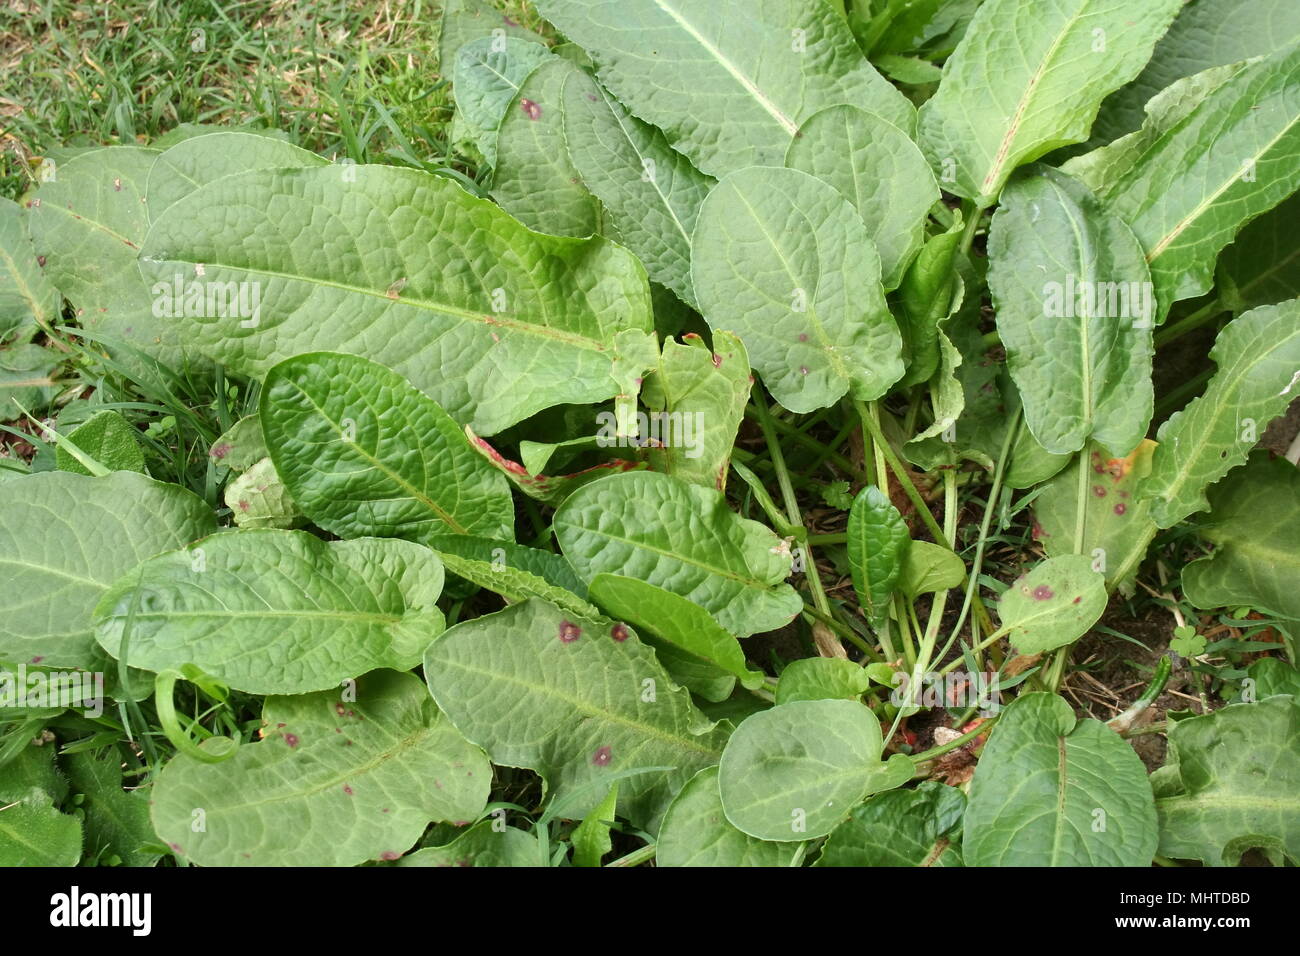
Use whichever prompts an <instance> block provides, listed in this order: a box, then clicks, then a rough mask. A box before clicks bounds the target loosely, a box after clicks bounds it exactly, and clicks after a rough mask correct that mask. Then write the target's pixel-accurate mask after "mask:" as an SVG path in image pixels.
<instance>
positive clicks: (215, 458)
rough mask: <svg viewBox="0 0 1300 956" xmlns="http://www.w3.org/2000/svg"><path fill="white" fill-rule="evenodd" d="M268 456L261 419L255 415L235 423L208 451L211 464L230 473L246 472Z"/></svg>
mask: <svg viewBox="0 0 1300 956" xmlns="http://www.w3.org/2000/svg"><path fill="white" fill-rule="evenodd" d="M270 454H271V450H270V449H269V448H267V447H266V436H265V435H263V434H262V419H261V418H259V417H258V416H256V415H247V416H245V417H244V418H241V419H240V420H239V421H237V422H235V424H233V425H231V426H230V427H229V428H228V429H226V430H225V431H224V432H222V434H221V436H220V437H219V438H218V439H217V440H216V441H214V442H213V443H212V447H211V448H209V449H208V458H210V459H211V461H212V464H214V465H218V466H224V467H226V468H229V469H230V470H231V471H246V470H248V469H249V468H252V467H253V466H254V465H255V464H257V463H258V462H259V461H261V460H262V459H263V458H267V457H269V456H270Z"/></svg>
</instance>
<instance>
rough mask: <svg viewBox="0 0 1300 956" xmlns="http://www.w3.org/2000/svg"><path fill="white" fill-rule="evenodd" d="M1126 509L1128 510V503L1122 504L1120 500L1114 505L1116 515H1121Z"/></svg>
mask: <svg viewBox="0 0 1300 956" xmlns="http://www.w3.org/2000/svg"><path fill="white" fill-rule="evenodd" d="M1126 511H1128V505H1126V504H1124V502H1122V501H1121V502H1120V503H1119V504H1117V505H1116V506H1115V514H1117V515H1122V514H1123V513H1124V512H1126Z"/></svg>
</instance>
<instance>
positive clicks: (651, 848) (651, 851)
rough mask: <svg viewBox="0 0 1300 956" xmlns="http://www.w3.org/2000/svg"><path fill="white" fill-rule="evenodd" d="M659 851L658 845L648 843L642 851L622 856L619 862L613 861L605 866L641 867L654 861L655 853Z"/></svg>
mask: <svg viewBox="0 0 1300 956" xmlns="http://www.w3.org/2000/svg"><path fill="white" fill-rule="evenodd" d="M658 850H659V847H658V845H657V844H655V843H647V844H646V845H645V846H643V847H641V848H640V849H638V850H633V851H632V852H631V853H629V854H628V855H627V856H620V857H619V858H618V859H617V860H612V861H611V862H609V863H606V864H605V866H606V867H611V866H640V865H641V864H642V863H646V862H648V861H650V860H653V859H654V858H655V853H656V852H658Z"/></svg>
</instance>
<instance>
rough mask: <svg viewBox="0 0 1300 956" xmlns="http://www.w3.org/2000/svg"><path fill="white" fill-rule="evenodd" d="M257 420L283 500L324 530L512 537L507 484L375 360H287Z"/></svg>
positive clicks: (427, 403)
mask: <svg viewBox="0 0 1300 956" xmlns="http://www.w3.org/2000/svg"><path fill="white" fill-rule="evenodd" d="M260 416H261V419H262V429H263V431H264V432H265V435H266V443H267V446H268V447H269V448H270V450H271V458H272V460H273V461H274V462H275V469H276V471H277V472H278V473H279V475H280V477H281V479H282V480H283V481H284V484H285V486H286V487H287V488H288V489H289V493H290V494H291V495H292V496H293V498H294V500H295V501H296V502H297V503H298V506H299V507H300V508H302V510H303V511H304V512H306V513H307V514H308V515H309V516H310V517H311V519H312V520H313V521H315V522H316V523H317V524H318V525H320V526H321V527H322V528H325V529H326V530H328V531H332V532H334V533H335V534H338V535H341V536H344V537H355V536H359V535H375V536H379V537H395V538H407V539H409V540H412V541H423V540H425V539H427V538H428V537H429V536H430V535H433V534H439V533H442V532H446V531H453V532H456V533H457V534H480V535H486V536H488V537H506V538H509V537H513V536H514V504H513V501H512V499H511V497H510V489H509V486H508V485H507V483H506V481H505V479H504V478H503V477H502V476H501V475H500V474H498V473H497V472H496V471H495V470H494V469H493V468H492V467H491V466H490V465H488V463H487V462H485V461H483V459H482V458H481V457H479V456H478V455H477V454H476V453H475V452H474V450H473V449H472V448H471V447H470V444H469V441H468V440H467V439H466V438H465V435H464V433H463V432H462V431H461V429H460V427H459V426H458V425H457V424H456V422H454V421H453V420H452V419H451V417H450V416H449V415H448V414H447V413H446V412H444V411H443V410H442V409H441V408H439V407H438V404H437V403H436V402H434V401H433V400H432V399H430V398H428V397H426V396H425V395H423V394H422V393H421V392H419V391H418V390H416V389H415V388H414V387H413V386H412V385H411V384H410V383H409V382H407V381H406V380H405V379H403V378H402V376H401V375H400V374H398V373H397V372H394V371H391V370H389V369H387V368H385V367H384V366H382V365H380V364H378V363H376V362H372V361H370V360H368V359H364V358H360V357H358V356H354V355H342V354H338V353H330V352H315V353H308V354H305V355H299V356H296V357H294V358H291V359H287V360H285V361H284V362H281V363H280V364H279V365H277V366H275V367H274V368H273V369H271V371H270V372H268V373H267V376H266V384H265V386H264V387H263V389H262V396H261V405H260Z"/></svg>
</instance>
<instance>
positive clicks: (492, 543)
mask: <svg viewBox="0 0 1300 956" xmlns="http://www.w3.org/2000/svg"><path fill="white" fill-rule="evenodd" d="M428 545H429V547H430V548H432V549H433V550H435V551H437V552H438V553H439V554H440V555H442V556H443V557H444V558H445V557H455V558H462V559H465V560H467V561H473V562H475V563H479V564H488V565H490V566H491V569H492V570H493V571H494V572H495V571H500V570H504V569H508V568H514V569H516V570H519V571H525V572H527V573H528V574H530V575H532V576H534V577H537V578H541V579H542V580H543V581H545V582H546V583H547V584H549V585H551V586H552V587H554V588H559V589H561V590H565V591H569V592H570V593H572V594H576V595H577V596H578V597H580V598H586V596H587V586H586V584H584V583H583V581H582V579H581V578H579V577H578V575H577V574H576V573H575V572H574V570H573V566H572V565H570V564H569V562H568V561H566V560H565V559H564V558H563V556H561V555H558V554H555V553H554V552H551V551H542V550H539V549H538V548H529V547H525V546H524V545H521V544H516V543H515V542H513V541H499V540H497V539H495V538H478V537H474V536H473V535H463V534H438V535H433V536H432V537H430V538H429V540H428ZM450 567H451V565H450V564H448V568H450ZM455 573H457V574H459V573H460V572H459V571H457V572H455ZM480 586H481V587H489V585H486V584H481V583H480Z"/></svg>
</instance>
